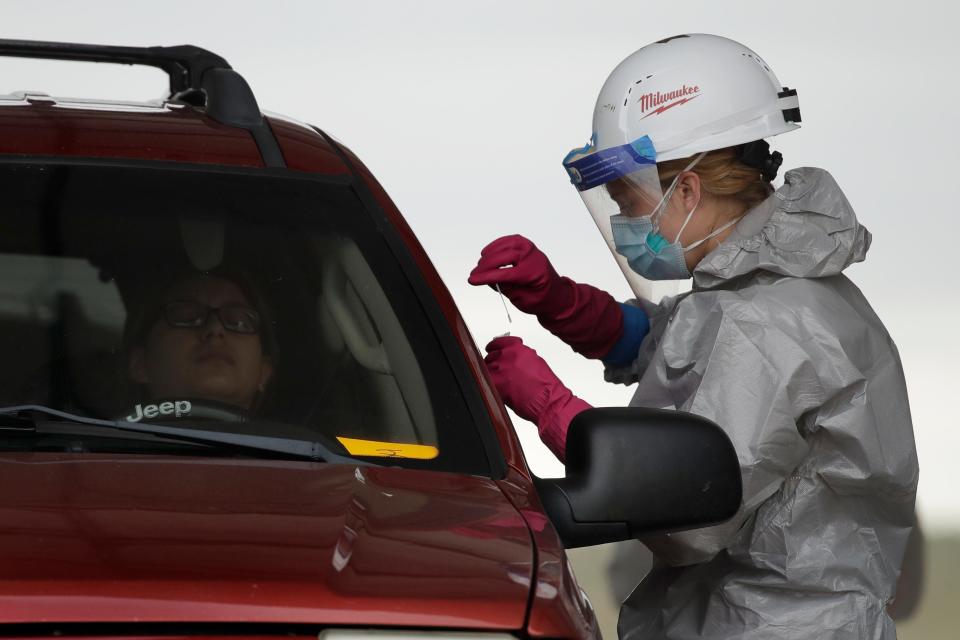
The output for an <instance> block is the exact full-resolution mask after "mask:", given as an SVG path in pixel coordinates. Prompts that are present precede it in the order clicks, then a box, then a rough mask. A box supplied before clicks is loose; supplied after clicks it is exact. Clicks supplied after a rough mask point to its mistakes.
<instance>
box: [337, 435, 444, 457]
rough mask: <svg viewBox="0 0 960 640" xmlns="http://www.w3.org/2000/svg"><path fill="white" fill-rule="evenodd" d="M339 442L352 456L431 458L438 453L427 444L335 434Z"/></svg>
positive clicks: (436, 449)
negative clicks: (383, 440) (382, 440)
mask: <svg viewBox="0 0 960 640" xmlns="http://www.w3.org/2000/svg"><path fill="white" fill-rule="evenodd" d="M337 440H339V441H340V444H342V445H343V446H344V448H345V449H346V450H347V451H348V452H349V453H350V455H354V456H373V457H377V458H414V459H416V460H433V459H434V458H436V457H437V456H438V455H440V449H438V448H436V447H432V446H430V445H427V444H403V443H400V442H380V441H379V440H358V439H357V438H344V437H343V436H337Z"/></svg>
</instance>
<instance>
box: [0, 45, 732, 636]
mask: <svg viewBox="0 0 960 640" xmlns="http://www.w3.org/2000/svg"><path fill="white" fill-rule="evenodd" d="M0 54H2V55H4V56H15V57H28V58H50V59H61V60H85V61H91V62H107V63H124V64H142V65H150V66H155V67H159V68H161V69H163V70H164V71H165V72H166V73H167V74H168V75H169V79H170V94H169V97H168V98H167V99H166V100H163V101H160V102H154V103H136V104H133V103H115V102H107V101H92V100H87V101H81V100H73V99H63V98H54V97H50V96H48V95H45V94H38V93H23V92H21V93H13V94H9V95H0V194H2V203H3V204H2V209H0V210H2V217H0V228H2V232H0V354H2V356H3V357H2V359H0V394H2V395H3V398H2V399H0V633H2V634H3V635H7V636H11V635H13V636H19V637H27V636H30V637H47V636H87V637H91V636H94V637H114V638H122V637H134V636H136V637H140V638H143V637H161V636H163V637H171V636H176V637H187V636H191V637H201V636H207V637H214V636H216V637H220V638H227V637H236V638H248V639H250V640H253V639H254V638H257V639H263V638H282V637H290V636H303V637H320V638H322V639H324V640H335V639H337V638H410V637H424V638H435V639H438V640H440V639H443V638H593V637H598V636H599V632H598V628H597V623H596V620H595V618H594V615H593V612H592V610H591V607H590V604H589V602H588V601H587V599H586V597H585V596H584V594H583V593H582V591H581V590H580V588H579V587H578V586H577V583H576V581H575V579H574V576H573V574H572V573H571V571H570V568H569V564H568V562H567V558H566V555H565V552H564V547H573V546H583V545H590V544H598V543H601V542H610V541H614V540H625V539H629V538H635V537H640V536H642V535H644V534H647V533H654V532H663V531H670V530H677V529H682V528H690V527H693V526H698V525H705V524H710V523H714V522H718V521H721V520H723V519H724V518H726V517H728V516H729V515H731V514H732V513H733V512H734V511H735V509H736V507H737V505H738V503H739V500H740V476H739V472H738V469H737V463H736V456H735V453H734V452H733V449H732V447H731V445H730V443H729V441H728V440H727V439H726V437H725V436H724V435H723V433H722V432H721V431H720V430H719V429H718V428H717V427H716V426H715V425H713V424H711V423H709V422H707V421H705V420H702V419H700V418H697V417H695V416H691V415H688V414H682V413H677V412H665V411H653V410H642V409H623V408H620V409H595V410H591V411H588V412H585V413H584V414H581V415H580V416H578V418H577V419H576V421H575V422H574V424H573V425H572V426H571V429H570V436H569V441H568V446H567V451H568V452H569V453H568V456H569V460H568V462H567V476H566V477H565V478H562V479H552V480H541V479H538V478H535V477H533V476H532V475H531V474H530V472H529V471H528V469H527V466H526V463H525V461H524V458H523V455H522V453H521V450H520V447H519V444H518V439H517V437H516V435H515V434H514V431H513V428H512V426H511V424H510V422H509V419H508V417H507V414H506V411H505V409H504V406H503V404H502V403H501V401H500V399H499V397H498V396H497V394H496V391H495V390H494V388H493V387H492V386H491V384H490V382H489V380H488V377H487V373H486V370H485V368H484V364H483V360H482V359H481V357H480V355H479V354H478V351H477V349H476V347H475V346H474V344H473V342H472V341H471V339H470V337H469V334H468V332H467V329H466V327H465V325H464V322H463V320H462V318H461V317H460V315H459V314H458V312H457V309H456V307H455V305H454V303H453V301H452V299H451V297H450V294H449V293H448V291H447V289H446V288H445V287H444V285H443V283H442V282H441V280H440V278H439V276H438V275H437V272H436V270H435V269H434V267H433V266H432V265H431V263H430V261H429V259H428V258H427V256H426V255H425V253H424V251H423V249H422V248H421V247H420V245H419V244H418V242H417V240H416V238H415V237H414V235H413V234H412V233H411V230H410V228H409V227H408V226H407V225H406V224H405V222H404V220H403V218H402V216H401V215H400V213H399V211H398V210H397V208H396V207H395V206H394V204H393V203H392V202H391V200H390V198H389V197H388V196H387V194H386V193H385V192H384V190H383V188H382V187H381V186H380V184H379V183H378V182H377V180H376V179H375V178H374V177H373V175H371V173H370V172H369V171H368V170H367V168H366V167H365V166H364V165H363V164H362V163H361V162H360V161H359V160H358V159H357V158H356V156H354V154H353V153H351V151H350V150H349V149H347V148H346V147H344V146H343V145H342V144H340V143H339V142H336V141H334V140H333V139H331V138H330V137H329V136H328V135H326V134H325V133H324V132H323V131H321V130H320V129H318V128H316V127H312V126H309V125H305V124H301V123H299V122H296V121H294V120H291V119H288V118H285V117H282V116H277V115H270V116H265V115H263V114H262V113H261V111H260V108H259V107H258V105H257V101H256V100H255V98H254V95H253V93H252V92H251V91H250V88H249V86H248V85H247V83H246V82H245V81H244V80H243V78H242V77H241V76H240V75H239V74H237V72H236V71H234V70H233V69H231V67H230V65H229V64H227V62H226V61H225V60H224V59H222V58H221V57H219V56H217V55H215V54H213V53H210V52H209V51H205V50H203V49H200V48H197V47H192V46H178V47H150V48H135V47H106V46H91V45H76V44H64V43H44V42H24V41H11V40H2V41H0Z"/></svg>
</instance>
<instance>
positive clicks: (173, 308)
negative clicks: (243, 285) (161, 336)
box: [163, 300, 260, 334]
mask: <svg viewBox="0 0 960 640" xmlns="http://www.w3.org/2000/svg"><path fill="white" fill-rule="evenodd" d="M211 313H213V314H215V315H216V316H217V319H218V320H220V324H222V325H223V328H224V329H226V330H227V331H232V332H234V333H244V334H255V333H259V332H260V314H259V313H257V312H256V311H254V310H253V309H251V308H250V307H246V306H244V305H242V304H230V305H226V306H224V307H208V306H207V305H205V304H203V303H201V302H195V301H192V300H176V301H174V302H168V303H167V304H166V305H164V307H163V318H164V320H166V321H167V324H168V325H170V326H171V327H177V328H181V329H196V328H199V327H202V326H204V325H206V324H207V320H209V319H210V314H211Z"/></svg>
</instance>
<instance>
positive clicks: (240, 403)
mask: <svg viewBox="0 0 960 640" xmlns="http://www.w3.org/2000/svg"><path fill="white" fill-rule="evenodd" d="M265 312H266V310H265V309H264V306H263V304H262V303H260V302H259V296H258V295H257V294H256V291H255V289H254V288H253V286H252V285H251V284H249V281H247V280H246V279H244V278H242V277H237V276H234V275H227V274H219V273H212V274H200V273H194V274H188V275H185V276H181V277H179V278H177V279H175V280H174V281H173V282H172V284H170V285H169V286H167V287H166V288H162V289H161V290H160V293H159V295H158V296H156V297H155V298H154V299H152V300H150V301H148V302H146V303H144V304H143V305H142V308H141V310H140V313H139V314H138V317H136V318H135V319H134V322H133V324H132V327H133V330H132V331H131V334H130V338H129V340H128V348H127V353H128V358H127V372H128V375H129V378H130V380H131V381H132V382H133V383H135V384H136V385H137V386H138V387H139V389H140V402H138V403H137V404H135V405H133V407H132V408H131V410H130V411H129V413H128V414H127V415H126V418H127V420H131V421H139V420H141V419H144V418H146V419H151V418H169V417H173V416H176V417H181V416H183V415H184V414H187V415H189V414H190V411H191V409H192V408H194V407H195V406H196V405H197V403H198V402H199V403H203V404H205V405H212V406H214V407H217V406H220V407H222V408H223V409H225V410H227V411H231V410H233V411H239V413H241V414H245V413H247V412H252V411H255V410H256V409H257V407H258V406H259V404H260V402H261V400H262V398H263V394H264V391H265V390H266V387H267V384H268V383H269V382H270V378H271V376H272V375H273V371H274V349H273V341H272V340H271V339H270V338H271V336H272V333H271V327H270V326H269V325H270V322H269V321H268V320H267V318H266V317H265ZM194 413H196V412H194Z"/></svg>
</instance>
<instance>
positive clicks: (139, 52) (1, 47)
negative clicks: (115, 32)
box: [0, 39, 230, 95]
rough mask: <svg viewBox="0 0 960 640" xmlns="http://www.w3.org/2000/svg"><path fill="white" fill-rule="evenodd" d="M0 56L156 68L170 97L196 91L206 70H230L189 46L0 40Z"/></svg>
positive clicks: (221, 61)
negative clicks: (167, 84) (165, 78)
mask: <svg viewBox="0 0 960 640" xmlns="http://www.w3.org/2000/svg"><path fill="white" fill-rule="evenodd" d="M0 56H10V57H16V58H42V59H47V60H76V61H80V62H112V63H115V64H139V65H144V66H148V67H157V68H158V69H162V70H163V71H165V72H166V73H167V75H168V76H169V78H170V94H171V95H175V94H177V93H179V92H181V91H186V90H188V89H191V88H194V87H200V85H201V78H202V77H203V75H204V73H206V72H207V71H208V70H209V69H229V68H230V65H229V64H228V63H227V61H226V60H224V59H223V58H221V57H220V56H218V55H217V54H215V53H213V52H212V51H207V50H206V49H202V48H200V47H195V46H193V45H180V46H176V47H117V46H109V45H99V44H78V43H73V42H45V41H40V40H7V39H0Z"/></svg>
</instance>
